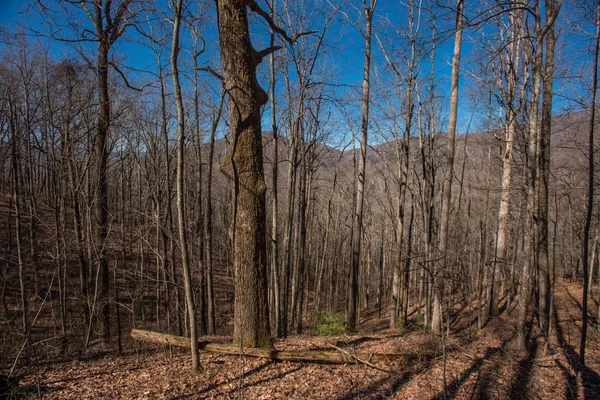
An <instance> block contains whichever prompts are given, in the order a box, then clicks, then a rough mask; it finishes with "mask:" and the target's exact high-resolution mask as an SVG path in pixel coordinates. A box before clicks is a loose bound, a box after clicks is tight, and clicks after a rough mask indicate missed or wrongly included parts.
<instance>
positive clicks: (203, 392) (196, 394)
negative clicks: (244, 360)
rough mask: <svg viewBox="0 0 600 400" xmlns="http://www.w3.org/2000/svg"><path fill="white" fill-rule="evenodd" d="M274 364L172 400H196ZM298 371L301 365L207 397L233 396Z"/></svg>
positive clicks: (271, 363) (272, 362) (264, 365)
mask: <svg viewBox="0 0 600 400" xmlns="http://www.w3.org/2000/svg"><path fill="white" fill-rule="evenodd" d="M276 363H277V362H275V361H268V362H266V363H264V364H261V365H259V366H257V367H255V368H253V369H251V370H248V371H246V372H244V373H243V374H241V375H239V376H236V377H235V379H232V380H230V381H223V382H216V383H213V384H211V385H209V386H207V387H205V388H204V389H202V390H200V391H198V392H194V393H188V394H185V395H182V396H178V397H175V398H173V400H179V399H197V398H200V397H201V396H202V395H206V394H207V393H209V392H211V391H212V390H215V389H218V388H219V387H221V386H223V385H226V384H228V383H231V382H233V381H242V382H244V381H245V380H246V379H247V378H249V377H251V376H252V375H254V374H257V373H259V372H260V371H262V370H264V369H266V368H267V367H269V366H271V365H273V364H276ZM300 369H302V366H301V365H300V366H297V367H296V368H293V369H291V370H289V371H284V372H281V373H279V374H277V375H275V376H271V377H267V378H264V379H261V380H258V381H256V382H253V383H243V384H242V385H241V386H240V387H236V388H234V389H231V390H229V391H228V392H226V393H215V394H212V395H210V396H209V397H211V398H212V397H215V396H219V397H220V396H226V395H229V394H233V393H235V392H236V391H238V390H244V389H247V388H250V387H252V386H255V385H258V384H260V383H265V382H269V381H272V380H275V379H280V378H283V377H284V376H286V375H288V374H291V373H293V372H296V371H299V370H300Z"/></svg>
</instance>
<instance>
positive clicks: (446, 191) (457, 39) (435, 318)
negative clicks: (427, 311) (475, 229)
mask: <svg viewBox="0 0 600 400" xmlns="http://www.w3.org/2000/svg"><path fill="white" fill-rule="evenodd" d="M463 6H464V0H458V3H457V7H456V33H455V36H454V55H453V57H452V83H451V85H452V87H451V93H450V116H449V121H448V160H447V165H446V175H445V177H444V188H443V192H442V216H441V221H440V238H439V257H440V259H441V262H442V266H441V270H437V271H435V273H434V275H433V277H434V281H433V312H432V317H431V331H432V332H433V333H435V334H440V333H442V331H441V328H442V315H441V312H440V311H441V297H442V294H443V275H444V273H445V270H446V268H447V267H448V257H447V249H448V232H449V224H450V201H451V199H452V179H453V177H454V153H455V147H456V146H455V137H456V118H457V113H458V81H459V75H460V70H459V69H460V52H461V45H462V31H463Z"/></svg>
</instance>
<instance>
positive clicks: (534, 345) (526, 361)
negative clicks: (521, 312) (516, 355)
mask: <svg viewBox="0 0 600 400" xmlns="http://www.w3.org/2000/svg"><path fill="white" fill-rule="evenodd" d="M533 323H534V322H533V321H531V320H530V321H529V324H528V326H529V330H528V331H527V335H526V337H525V342H526V343H527V348H526V351H527V356H526V357H525V358H522V359H521V360H520V361H519V370H518V371H517V374H516V375H515V378H514V379H513V382H512V385H511V387H510V396H509V398H511V399H528V398H529V395H528V393H527V391H528V387H529V382H530V381H531V375H532V373H533V367H534V363H535V357H536V354H537V352H538V348H539V343H538V340H537V337H531V329H532V326H533Z"/></svg>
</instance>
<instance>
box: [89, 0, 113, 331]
mask: <svg viewBox="0 0 600 400" xmlns="http://www.w3.org/2000/svg"><path fill="white" fill-rule="evenodd" d="M94 11H95V15H96V21H97V23H98V24H100V26H101V25H102V23H103V22H102V8H101V5H100V4H96V5H95V7H94ZM107 36H108V35H107V34H106V33H105V32H102V36H101V37H100V39H99V41H98V59H97V67H96V68H97V71H98V102H99V106H100V114H99V117H98V127H97V131H96V136H95V138H94V154H95V162H96V169H95V172H94V174H95V179H96V188H95V190H94V191H93V196H94V200H93V201H94V203H93V204H94V205H95V209H94V217H95V222H96V242H95V246H96V249H95V254H96V267H97V270H98V276H99V279H100V282H99V284H98V287H99V292H98V306H99V308H100V310H101V320H100V322H101V335H102V338H103V339H104V340H105V341H107V340H108V339H110V301H109V291H110V276H109V271H108V259H107V258H106V239H107V237H108V182H107V170H108V147H107V137H108V131H109V126H110V99H109V94H108V62H109V61H108V51H109V43H108V42H109V38H108V37H107Z"/></svg>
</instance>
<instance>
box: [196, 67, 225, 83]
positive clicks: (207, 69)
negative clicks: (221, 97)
mask: <svg viewBox="0 0 600 400" xmlns="http://www.w3.org/2000/svg"><path fill="white" fill-rule="evenodd" d="M196 69H197V70H198V71H204V72H208V73H209V74H211V75H212V76H214V77H215V78H217V79H219V80H220V81H225V77H224V76H223V75H221V74H220V73H218V72H217V71H215V70H214V69H212V68H211V67H196Z"/></svg>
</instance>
